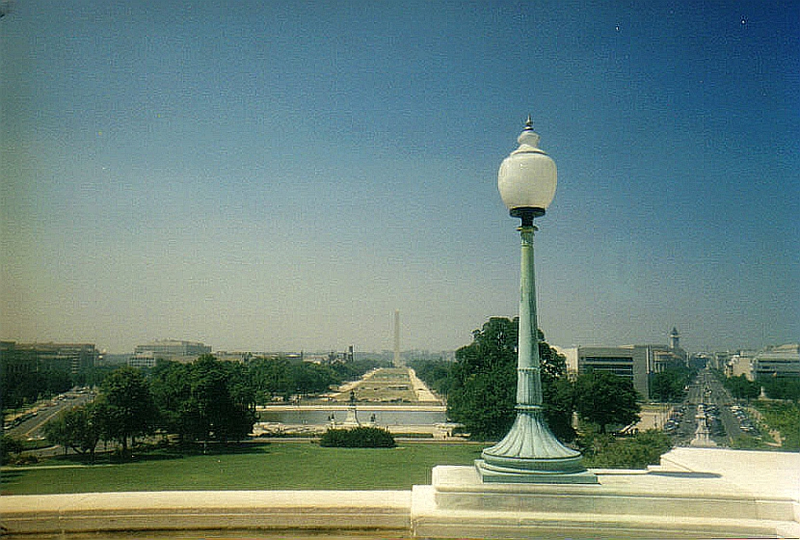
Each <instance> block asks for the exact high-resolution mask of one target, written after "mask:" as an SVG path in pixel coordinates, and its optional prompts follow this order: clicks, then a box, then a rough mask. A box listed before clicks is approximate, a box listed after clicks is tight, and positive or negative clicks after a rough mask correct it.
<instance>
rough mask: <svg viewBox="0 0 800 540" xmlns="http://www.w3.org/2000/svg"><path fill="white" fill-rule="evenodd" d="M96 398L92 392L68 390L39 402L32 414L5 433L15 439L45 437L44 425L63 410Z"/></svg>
mask: <svg viewBox="0 0 800 540" xmlns="http://www.w3.org/2000/svg"><path fill="white" fill-rule="evenodd" d="M94 398H95V395H94V394H92V393H79V392H67V393H65V394H61V395H60V396H58V397H57V398H54V399H52V400H50V401H47V402H43V403H39V404H37V405H36V406H34V407H33V409H32V410H31V411H30V412H31V413H32V416H30V417H29V418H27V419H26V420H24V421H23V422H22V423H20V424H19V425H17V426H14V427H12V428H11V429H5V430H4V433H5V434H6V435H10V436H11V437H14V438H15V439H20V440H32V439H38V438H41V437H43V433H42V429H43V428H44V425H45V424H46V423H47V422H49V421H50V420H52V419H53V418H55V417H56V416H57V415H58V414H59V413H60V412H61V411H64V410H66V409H70V408H72V407H76V406H78V405H84V404H86V403H88V402H90V401H91V400H93V399H94Z"/></svg>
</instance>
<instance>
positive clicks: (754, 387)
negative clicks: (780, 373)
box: [718, 372, 800, 402]
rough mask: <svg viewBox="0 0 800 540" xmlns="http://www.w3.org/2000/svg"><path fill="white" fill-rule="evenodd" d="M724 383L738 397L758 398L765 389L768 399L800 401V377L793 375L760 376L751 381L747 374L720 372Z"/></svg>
mask: <svg viewBox="0 0 800 540" xmlns="http://www.w3.org/2000/svg"><path fill="white" fill-rule="evenodd" d="M718 377H719V378H720V379H721V380H722V384H723V385H724V386H725V388H727V389H728V391H730V393H731V395H732V396H733V397H735V398H737V399H747V400H750V399H756V398H757V397H759V396H760V395H761V390H762V389H763V390H764V395H765V396H766V397H767V398H768V399H784V400H789V401H796V402H797V401H800V379H796V378H791V377H759V378H758V379H756V380H754V381H751V380H749V379H748V378H747V377H746V376H745V375H738V376H736V377H725V376H724V375H722V374H721V372H718Z"/></svg>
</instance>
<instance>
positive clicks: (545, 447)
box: [475, 117, 597, 484]
mask: <svg viewBox="0 0 800 540" xmlns="http://www.w3.org/2000/svg"><path fill="white" fill-rule="evenodd" d="M517 142H518V143H519V148H517V149H516V150H514V151H513V152H511V155H509V156H508V157H507V158H506V159H505V160H503V163H502V164H501V165H500V171H499V172H498V176H497V187H498V189H499V191H500V196H501V197H502V199H503V202H504V203H505V204H506V206H507V207H508V209H509V211H510V214H511V216H513V217H516V218H519V219H520V220H521V221H522V223H521V225H520V227H519V229H517V230H518V231H519V233H520V237H521V240H522V248H521V250H522V254H521V272H520V302H519V345H518V347H517V354H518V357H517V405H516V410H517V417H516V420H515V421H514V425H513V426H512V427H511V430H510V431H509V432H508V434H507V435H506V436H505V437H504V438H503V440H501V441H500V442H499V443H497V444H496V445H494V446H492V447H491V448H487V449H485V450H484V451H483V452H482V453H481V458H482V459H479V460H476V462H475V465H476V467H477V469H478V472H479V473H480V475H481V478H482V479H483V481H484V482H501V483H548V484H559V483H570V484H575V483H580V484H594V483H597V477H596V476H595V475H594V474H593V473H591V472H589V471H587V470H586V468H585V467H584V466H583V465H582V463H581V454H580V452H578V451H577V450H573V449H571V448H568V447H566V446H564V445H563V444H561V442H560V441H559V440H558V439H557V438H556V437H555V435H553V433H552V432H551V431H550V428H548V427H547V422H546V421H545V419H544V416H543V414H542V383H541V374H540V365H541V362H540V359H539V335H538V330H537V328H538V326H537V322H536V287H535V282H534V265H533V235H534V231H536V227H534V225H533V220H534V218H537V217H541V216H543V215H544V214H545V210H546V209H547V207H548V206H549V205H550V203H551V202H552V200H553V196H554V195H555V191H556V176H557V174H556V165H555V163H554V162H553V160H552V159H550V157H549V156H548V155H547V154H545V153H544V151H542V150H541V149H540V148H539V135H537V134H536V133H535V132H534V131H533V127H532V123H531V119H530V117H528V121H527V122H526V124H525V129H524V130H523V132H522V134H521V135H520V136H519V137H518V138H517Z"/></svg>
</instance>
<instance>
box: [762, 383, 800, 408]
mask: <svg viewBox="0 0 800 540" xmlns="http://www.w3.org/2000/svg"><path fill="white" fill-rule="evenodd" d="M758 383H759V384H760V385H761V386H763V387H764V392H765V393H766V394H767V397H768V398H770V399H790V400H792V401H795V402H797V401H800V379H797V378H791V377H759V379H758Z"/></svg>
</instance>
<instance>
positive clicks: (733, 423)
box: [674, 370, 747, 446]
mask: <svg viewBox="0 0 800 540" xmlns="http://www.w3.org/2000/svg"><path fill="white" fill-rule="evenodd" d="M699 404H703V405H704V406H705V409H706V412H707V413H711V414H710V418H711V425H710V427H711V438H712V439H713V440H714V442H716V443H717V444H718V445H719V446H730V444H731V441H733V439H735V438H737V437H739V436H742V435H747V433H745V432H744V431H742V429H741V422H740V421H739V419H737V418H736V416H734V414H733V412H732V411H731V405H734V404H735V400H734V399H733V397H732V396H731V394H730V392H728V390H727V389H726V388H725V387H724V386H723V385H722V383H721V382H720V381H719V380H717V378H716V377H715V376H714V374H713V373H711V371H709V370H702V371H700V373H699V374H698V375H697V378H696V379H695V380H694V381H692V383H690V384H689V388H688V392H687V397H686V401H685V402H684V404H683V407H684V410H685V412H684V415H683V418H682V420H681V423H680V425H679V426H678V429H677V430H676V432H675V433H674V439H675V444H676V445H677V446H686V445H688V444H689V443H690V442H691V440H692V439H693V438H694V433H695V430H696V428H697V421H696V420H695V415H696V414H697V406H698V405H699Z"/></svg>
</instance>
